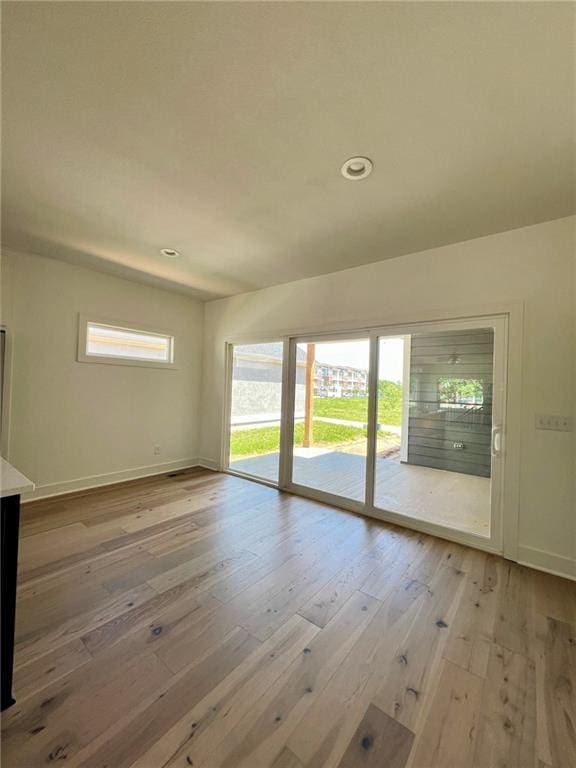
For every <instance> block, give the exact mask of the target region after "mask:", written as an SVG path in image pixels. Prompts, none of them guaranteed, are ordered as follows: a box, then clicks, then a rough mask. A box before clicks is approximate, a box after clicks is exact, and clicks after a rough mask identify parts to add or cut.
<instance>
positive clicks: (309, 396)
mask: <svg viewBox="0 0 576 768" xmlns="http://www.w3.org/2000/svg"><path fill="white" fill-rule="evenodd" d="M314 355H315V351H314V344H308V345H307V346H306V402H305V405H304V443H303V445H304V448H310V446H311V445H312V444H313V442H314V430H313V421H312V419H313V415H314Z"/></svg>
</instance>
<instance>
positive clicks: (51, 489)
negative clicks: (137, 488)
mask: <svg viewBox="0 0 576 768" xmlns="http://www.w3.org/2000/svg"><path fill="white" fill-rule="evenodd" d="M198 466H201V464H200V460H199V459H198V458H190V459H176V460H175V461H166V462H164V463H162V464H149V465H148V466H146V467H134V468H133V469H123V470H120V471H119V472H108V473H106V474H103V475H88V476H87V477H79V478H76V479H75V480H64V481H62V482H60V483H47V484H46V485H37V486H36V488H35V489H34V490H33V491H31V492H30V493H25V494H23V495H22V503H23V504H25V503H26V502H27V501H36V500H38V499H47V498H50V496H60V494H62V493H72V492H74V491H87V490H90V488H98V487H100V486H102V485H113V484H114V483H122V482H124V481H126V480H138V479H139V478H142V477H150V476H151V475H163V474H166V472H175V471H177V470H179V469H189V468H191V467H198Z"/></svg>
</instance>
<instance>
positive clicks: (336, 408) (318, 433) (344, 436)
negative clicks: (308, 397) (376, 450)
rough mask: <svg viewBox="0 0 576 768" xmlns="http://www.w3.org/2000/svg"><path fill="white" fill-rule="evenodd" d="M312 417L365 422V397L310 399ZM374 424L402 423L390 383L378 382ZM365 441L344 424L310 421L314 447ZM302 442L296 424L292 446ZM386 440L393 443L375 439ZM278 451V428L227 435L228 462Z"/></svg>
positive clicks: (396, 388) (398, 388)
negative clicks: (312, 403) (376, 415)
mask: <svg viewBox="0 0 576 768" xmlns="http://www.w3.org/2000/svg"><path fill="white" fill-rule="evenodd" d="M314 416H321V417H324V418H329V419H344V420H349V421H362V422H366V421H368V398H367V397H316V398H314ZM378 422H379V423H380V424H393V425H396V426H400V424H401V423H402V385H401V384H396V383H395V382H392V381H379V382H378ZM362 437H366V430H365V429H362V428H361V427H347V426H346V425H344V424H330V423H327V422H325V421H318V420H314V445H315V446H321V445H334V444H338V443H340V444H342V443H352V442H354V441H355V440H360V439H361V438H362ZM303 438H304V424H303V423H299V424H296V426H295V429H294V445H296V446H301V445H302V442H303ZM380 438H382V439H384V438H386V439H388V438H390V439H389V442H390V441H391V443H394V442H397V441H398V438H397V436H395V435H390V434H389V433H384V432H381V433H379V439H380ZM279 448H280V427H259V428H258V429H243V430H238V431H236V432H232V433H231V435H230V458H231V459H232V460H234V459H235V458H238V457H246V456H257V455H259V454H263V453H272V452H273V451H278V450H279Z"/></svg>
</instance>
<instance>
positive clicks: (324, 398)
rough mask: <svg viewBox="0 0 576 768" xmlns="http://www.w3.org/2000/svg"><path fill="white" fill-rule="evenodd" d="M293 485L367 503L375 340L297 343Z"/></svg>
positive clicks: (293, 428)
mask: <svg viewBox="0 0 576 768" xmlns="http://www.w3.org/2000/svg"><path fill="white" fill-rule="evenodd" d="M293 357H294V360H293V372H292V376H293V387H292V431H291V444H290V446H289V448H290V459H291V462H290V463H291V484H292V485H293V486H299V487H300V488H302V489H309V490H312V491H314V492H321V493H324V494H330V495H331V496H338V497H342V498H344V499H351V500H353V501H358V502H364V494H365V487H366V457H367V454H368V439H367V429H368V369H369V364H370V340H369V338H368V337H363V338H354V339H350V338H345V337H344V338H343V337H337V338H330V337H328V338H326V337H322V338H313V337H311V338H307V339H296V341H295V342H294V346H293Z"/></svg>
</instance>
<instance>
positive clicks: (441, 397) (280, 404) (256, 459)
mask: <svg viewBox="0 0 576 768" xmlns="http://www.w3.org/2000/svg"><path fill="white" fill-rule="evenodd" d="M506 327H507V326H506V319H505V318H504V317H486V318H478V319H466V320H459V321H443V322H434V323H416V324H411V325H403V326H391V327H387V328H378V329H372V330H369V331H365V332H363V333H362V332H361V333H354V334H352V333H350V334H333V335H329V334H325V335H316V336H306V337H294V338H290V339H288V338H286V339H284V340H279V341H277V342H268V343H265V344H252V345H234V346H231V359H230V384H231V399H230V419H229V430H230V441H229V445H230V450H229V468H230V469H231V470H233V471H235V472H239V473H242V474H246V475H248V476H251V477H255V478H258V479H262V480H265V481H267V482H271V483H274V484H276V485H278V486H279V487H280V488H283V489H286V490H290V491H293V492H295V493H299V494H302V495H306V496H310V497H312V498H315V499H319V500H325V501H328V502H333V503H338V504H340V505H341V506H344V507H348V508H350V509H352V510H355V511H359V512H365V513H367V514H369V515H373V516H376V517H382V518H385V519H388V520H391V521H393V522H399V523H401V524H402V523H406V524H407V525H414V527H419V528H421V529H423V530H429V531H431V532H438V533H440V534H442V533H443V532H444V534H445V535H448V534H449V535H450V536H453V535H454V534H456V533H457V534H458V536H457V538H458V539H459V540H462V541H465V542H466V543H474V542H476V543H480V544H481V542H484V543H485V545H486V546H488V547H489V548H491V549H495V550H500V549H501V544H502V532H501V531H502V521H501V487H502V477H503V451H502V441H503V433H504V426H505V423H504V422H505V409H504V404H505V389H506V381H505V370H506V365H505V362H506ZM283 387H284V389H283ZM284 390H285V391H284Z"/></svg>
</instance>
